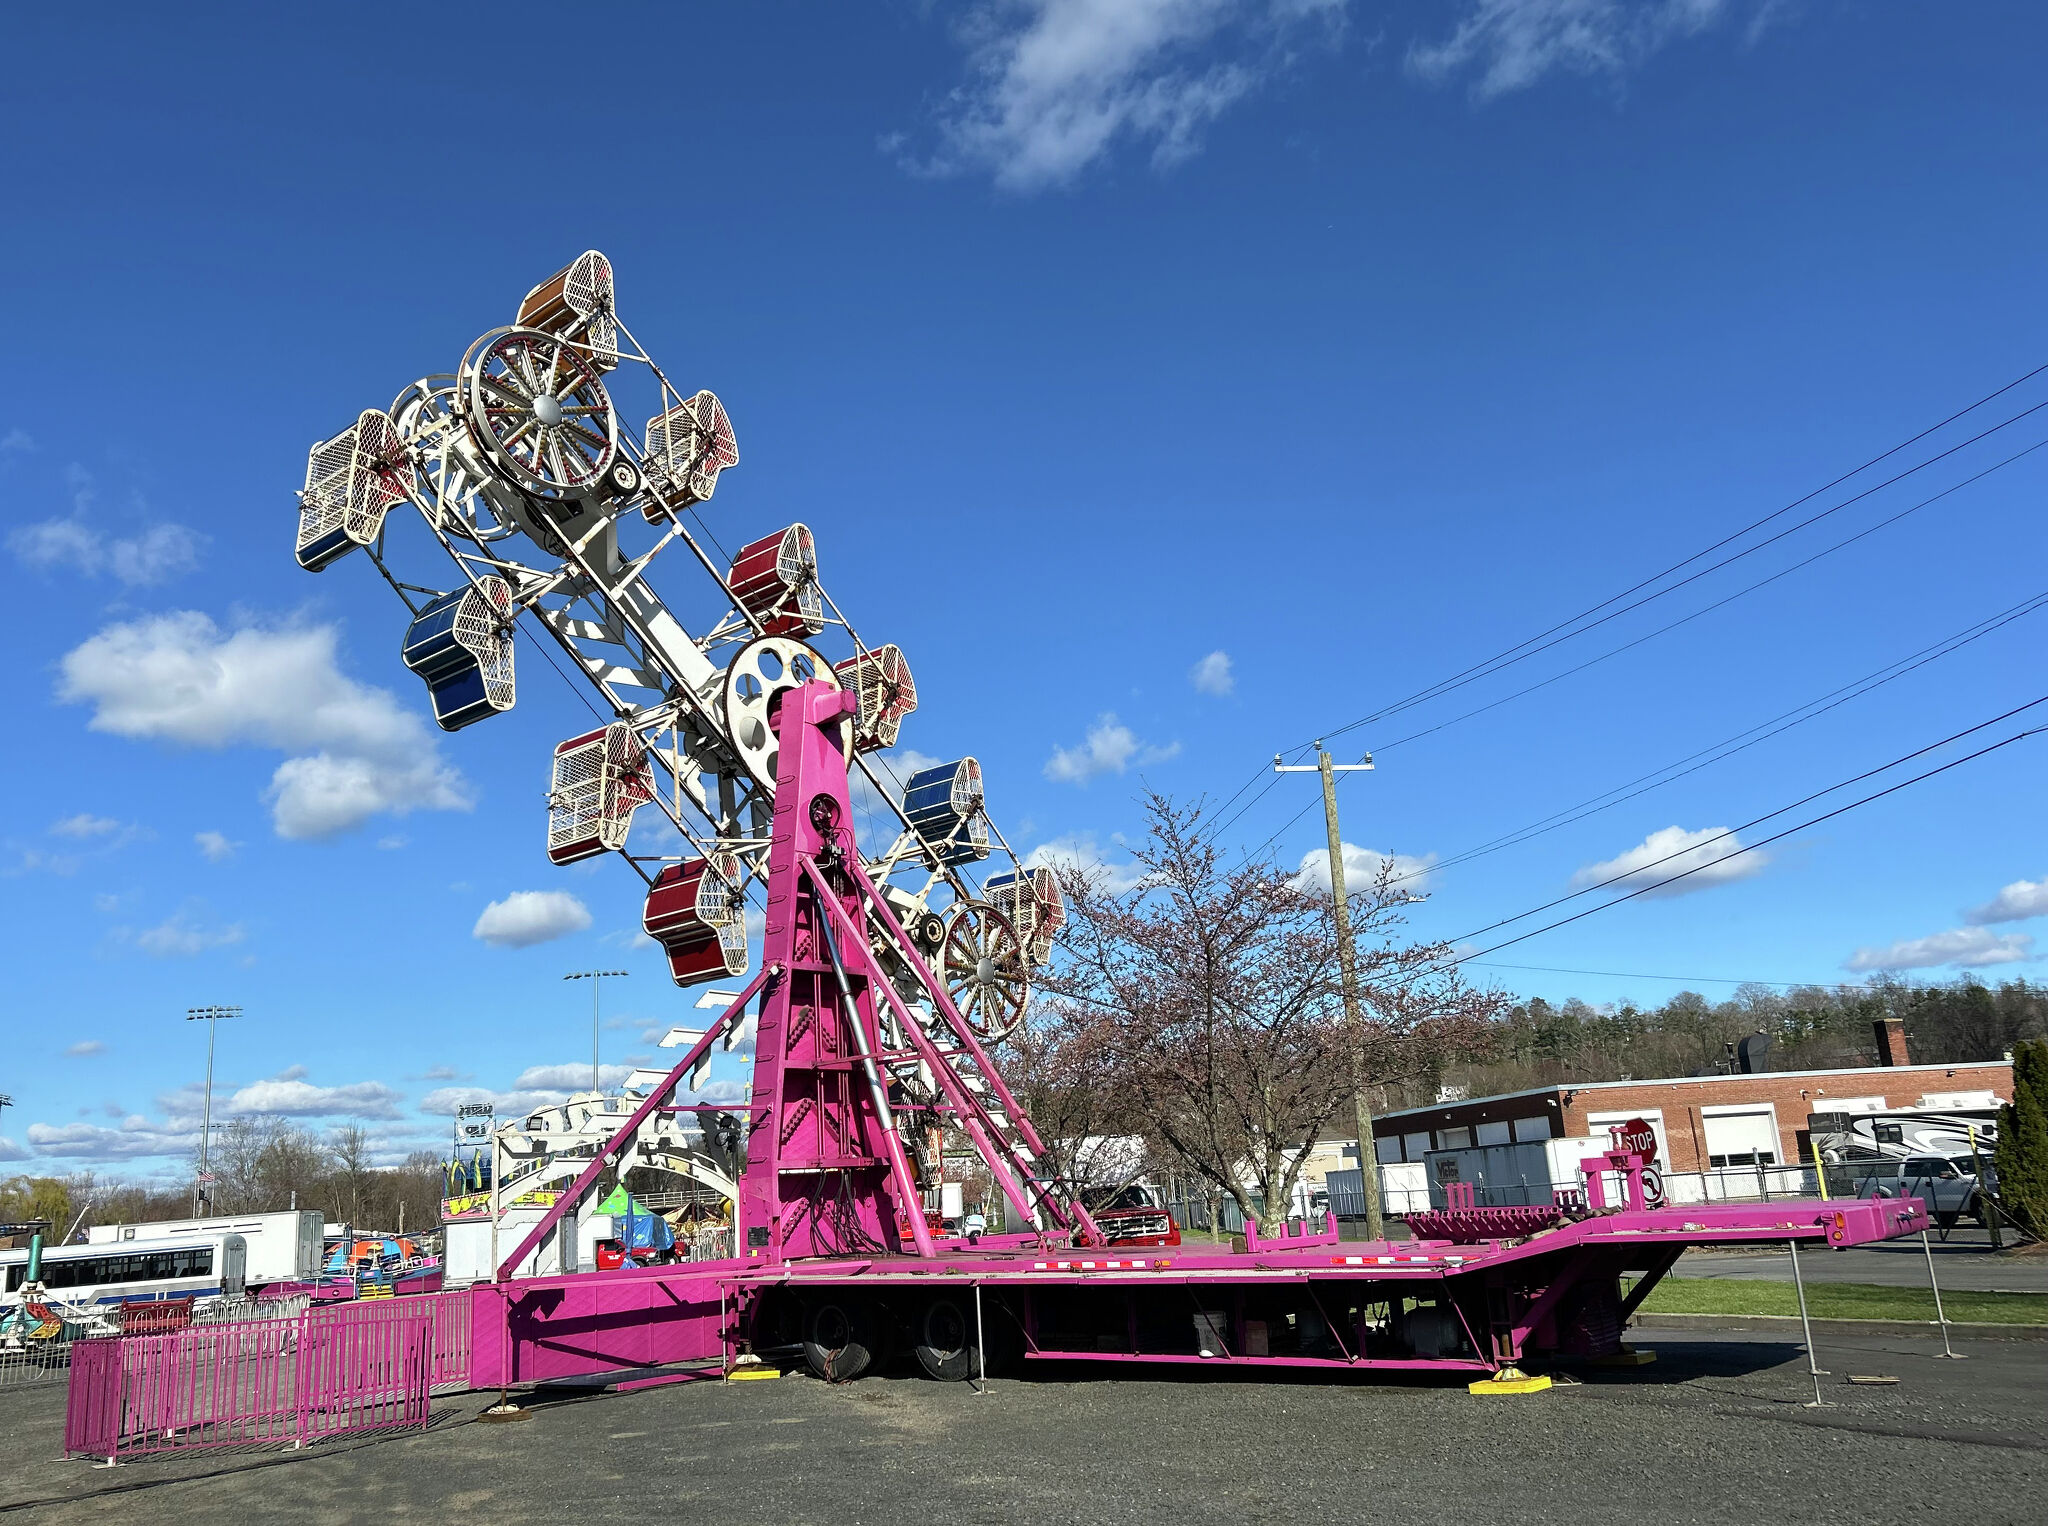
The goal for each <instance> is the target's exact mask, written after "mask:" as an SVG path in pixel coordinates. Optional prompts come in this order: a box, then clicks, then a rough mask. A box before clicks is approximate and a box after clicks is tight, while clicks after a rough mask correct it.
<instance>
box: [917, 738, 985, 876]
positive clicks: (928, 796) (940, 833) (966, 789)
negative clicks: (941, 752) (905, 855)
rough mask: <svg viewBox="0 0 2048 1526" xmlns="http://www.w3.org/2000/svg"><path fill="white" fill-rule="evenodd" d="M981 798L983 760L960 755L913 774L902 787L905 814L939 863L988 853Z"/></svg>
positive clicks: (971, 860) (967, 860)
mask: <svg viewBox="0 0 2048 1526" xmlns="http://www.w3.org/2000/svg"><path fill="white" fill-rule="evenodd" d="M981 799H982V797H981V764H980V763H979V762H977V761H976V760H975V759H973V758H961V759H960V760H959V761H958V762H954V763H941V764H939V765H938V766H936V767H934V768H926V769H920V770H919V771H918V772H916V773H914V774H912V775H911V776H910V783H909V784H907V785H906V786H904V790H903V814H904V816H905V818H906V819H907V820H908V821H909V822H910V824H911V826H912V827H914V828H915V829H916V830H917V835H918V836H920V837H922V838H923V839H924V840H925V841H926V842H927V843H929V844H931V846H932V848H933V850H934V851H935V852H936V853H937V855H938V860H939V862H940V863H942V864H971V863H974V862H976V861H977V860H979V859H984V858H987V857H988V818H987V817H986V816H984V815H983V814H982V812H981Z"/></svg>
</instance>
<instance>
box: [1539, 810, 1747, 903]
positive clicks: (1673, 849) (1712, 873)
mask: <svg viewBox="0 0 2048 1526" xmlns="http://www.w3.org/2000/svg"><path fill="white" fill-rule="evenodd" d="M1741 850H1742V840H1741V839H1740V838H1738V837H1736V836H1734V835H1733V834H1732V833H1730V832H1729V831H1728V829H1727V828H1726V827H1701V828H1700V829H1699V830H1698V831H1697V832H1688V831H1686V830H1685V828H1683V827H1675V826H1674V827H1663V828H1660V829H1659V830H1657V831H1655V832H1652V833H1651V834H1650V835H1649V836H1648V837H1645V838H1644V839H1643V840H1642V841H1641V842H1639V843H1637V844H1636V845H1635V846H1634V847H1633V848H1630V849H1629V850H1628V851H1627V852H1626V853H1620V854H1617V855H1615V856H1614V857H1613V858H1610V859H1606V860H1603V861H1602V862H1600V863H1597V864H1588V865H1586V866H1585V868H1583V869H1581V870H1579V872H1578V873H1576V874H1574V875H1573V876H1572V887H1573V888H1574V889H1583V888H1585V887H1586V886H1588V885H1598V884H1601V883H1603V882H1606V881H1609V880H1612V881H1614V882H1615V888H1617V889H1621V890H1639V889H1641V888H1642V887H1643V886H1646V885H1654V884H1656V883H1657V881H1659V880H1667V879H1670V878H1671V876H1672V875H1674V874H1684V875H1686V877H1685V878H1684V879H1682V880H1679V881H1678V882H1677V883H1675V884H1671V885H1666V886H1664V887H1663V888H1662V889H1660V890H1653V891H1651V892H1649V893H1650V894H1651V895H1653V896H1673V895H1689V894H1691V893H1692V892H1693V891H1695V890H1706V889H1708V888H1710V887H1711V886H1714V885H1727V884H1731V883H1733V882H1734V881H1736V880H1746V879H1748V878H1749V877H1750V876H1751V875H1753V874H1756V873H1759V872H1760V871H1761V870H1762V869H1763V867H1764V865H1765V864H1767V863H1768V862H1769V859H1768V858H1767V857H1766V856H1765V855H1764V854H1762V853H1743V854H1742V856H1741V857H1739V858H1738V857H1736V856H1735V855H1736V854H1737V853H1741ZM1688 870H1691V871H1696V872H1693V873H1687V871H1688Z"/></svg>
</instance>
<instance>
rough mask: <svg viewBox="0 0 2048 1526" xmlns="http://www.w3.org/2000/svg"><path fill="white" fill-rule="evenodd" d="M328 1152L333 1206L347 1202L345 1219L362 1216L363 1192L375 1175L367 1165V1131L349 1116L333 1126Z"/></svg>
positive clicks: (358, 1219)
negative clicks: (331, 1167)
mask: <svg viewBox="0 0 2048 1526" xmlns="http://www.w3.org/2000/svg"><path fill="white" fill-rule="evenodd" d="M330 1154H331V1156H332V1158H333V1161H334V1175H335V1182H334V1186H335V1196H336V1204H335V1206H336V1207H339V1206H340V1205H341V1204H342V1203H344V1202H345V1203H347V1204H348V1222H349V1223H350V1224H360V1223H361V1222H362V1219H363V1191H364V1189H365V1188H366V1187H368V1186H369V1185H370V1183H371V1180H372V1177H373V1175H374V1172H373V1168H372V1167H371V1165H370V1131H369V1130H368V1129H366V1128H364V1127H363V1125H362V1122H361V1120H360V1119H355V1118H351V1119H350V1120H349V1121H348V1122H347V1123H344V1124H342V1125H341V1126H340V1127H339V1128H337V1129H335V1131H334V1136H333V1144H332V1148H331V1151H330Z"/></svg>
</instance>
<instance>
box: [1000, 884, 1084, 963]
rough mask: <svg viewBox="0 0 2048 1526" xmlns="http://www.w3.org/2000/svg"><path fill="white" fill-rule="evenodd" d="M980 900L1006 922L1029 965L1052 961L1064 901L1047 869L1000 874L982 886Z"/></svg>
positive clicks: (1063, 917)
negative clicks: (1021, 947)
mask: <svg viewBox="0 0 2048 1526" xmlns="http://www.w3.org/2000/svg"><path fill="white" fill-rule="evenodd" d="M981 896H982V899H983V900H985V901H987V902H988V903H989V905H991V906H993V907H994V908H995V909H996V910H997V911H999V912H1001V913H1002V914H1003V915H1004V916H1005V917H1007V918H1008V919H1009V922H1010V925H1011V926H1012V927H1014V928H1015V929H1016V930H1017V936H1018V938H1019V939H1020V940H1021V941H1022V942H1023V945H1024V951H1025V954H1026V955H1027V957H1029V959H1030V960H1031V962H1032V963H1033V964H1044V963H1045V962H1046V960H1048V959H1050V958H1051V957H1052V945H1053V939H1054V938H1056V937H1057V936H1058V935H1059V930H1060V929H1061V928H1062V927H1063V926H1065V925H1066V920H1067V898H1066V896H1065V895H1063V894H1062V893H1061V891H1060V879H1059V875H1057V874H1056V873H1054V872H1053V870H1052V869H1051V867H1050V866H1048V865H1045V864H1040V865H1038V866H1037V867H1035V868H1031V869H1004V870H1000V871H998V872H997V873H995V874H991V875H990V876H989V877H988V878H987V879H986V880H984V881H983V882H982V886H981Z"/></svg>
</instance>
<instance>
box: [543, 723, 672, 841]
mask: <svg viewBox="0 0 2048 1526" xmlns="http://www.w3.org/2000/svg"><path fill="white" fill-rule="evenodd" d="M653 798H654V785H653V779H652V777H651V775H650V773H649V770H648V766H647V749H646V747H645V746H643V745H642V744H641V741H640V738H639V737H637V736H635V735H634V734H633V728H632V727H630V726H628V725H627V724H626V723H625V722H623V721H614V722H612V724H611V725H609V726H601V727H599V728H598V729H597V730H596V731H587V732H585V733H584V734H583V735H582V736H579V737H571V738H569V740H568V741H566V742H564V743H562V745H561V746H559V747H557V748H556V749H555V767H554V777H553V779H552V780H551V781H550V785H549V789H548V858H549V859H550V860H551V861H552V862H554V863H557V864H573V863H575V862H577V861H578V860H579V859H585V858H593V857H595V856H596V855H598V854H600V853H613V852H617V851H618V850H619V849H622V848H624V847H625V846H626V838H627V837H628V835H630V834H631V832H632V830H633V813H634V812H635V811H637V810H639V809H640V807H641V806H643V805H645V804H647V802H648V801H650V800H652V799H653Z"/></svg>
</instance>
